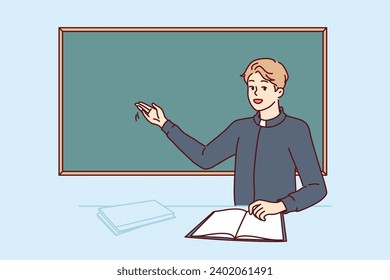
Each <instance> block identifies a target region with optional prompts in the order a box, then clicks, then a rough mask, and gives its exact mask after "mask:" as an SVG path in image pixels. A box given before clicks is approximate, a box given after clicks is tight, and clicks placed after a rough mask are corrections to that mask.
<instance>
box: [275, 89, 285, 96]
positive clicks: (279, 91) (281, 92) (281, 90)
mask: <svg viewBox="0 0 390 280" xmlns="http://www.w3.org/2000/svg"><path fill="white" fill-rule="evenodd" d="M276 93H277V94H278V98H281V97H282V96H283V94H284V89H282V88H279V89H278V90H277V91H276Z"/></svg>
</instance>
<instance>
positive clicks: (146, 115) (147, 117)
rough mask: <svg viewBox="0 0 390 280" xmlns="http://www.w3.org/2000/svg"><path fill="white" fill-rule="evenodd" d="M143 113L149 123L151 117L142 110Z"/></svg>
mask: <svg viewBox="0 0 390 280" xmlns="http://www.w3.org/2000/svg"><path fill="white" fill-rule="evenodd" d="M141 112H142V115H144V117H145V119H147V120H148V121H149V115H148V114H147V113H146V112H145V111H144V110H141Z"/></svg>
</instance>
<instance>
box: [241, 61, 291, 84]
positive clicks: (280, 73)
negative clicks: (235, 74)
mask: <svg viewBox="0 0 390 280" xmlns="http://www.w3.org/2000/svg"><path fill="white" fill-rule="evenodd" d="M256 72H258V73H260V75H261V76H262V77H263V78H264V79H266V80H267V81H269V82H270V83H272V84H273V85H274V87H275V91H276V90H278V89H279V88H281V89H284V87H285V86H286V83H287V80H288V73H287V70H286V68H285V67H284V65H283V64H282V63H280V62H278V61H276V60H274V59H272V58H258V59H255V60H253V61H252V62H251V63H249V65H248V66H247V67H246V69H245V71H244V73H243V74H242V75H241V77H243V78H244V81H245V83H246V84H248V79H249V76H250V75H252V74H254V73H256Z"/></svg>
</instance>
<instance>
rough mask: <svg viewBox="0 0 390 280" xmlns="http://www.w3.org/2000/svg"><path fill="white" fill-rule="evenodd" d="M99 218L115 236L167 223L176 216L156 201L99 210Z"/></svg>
mask: <svg viewBox="0 0 390 280" xmlns="http://www.w3.org/2000/svg"><path fill="white" fill-rule="evenodd" d="M97 216H98V217H99V218H100V219H101V220H102V221H103V222H104V224H105V225H106V226H107V227H108V228H109V229H110V230H111V231H112V232H113V233H114V234H115V235H118V234H121V233H124V232H127V231H130V230H134V229H136V228H139V227H142V226H146V225H150V224H154V223H157V222H161V221H165V220H168V219H172V218H174V217H175V214H174V213H173V212H172V211H171V210H169V209H168V208H166V207H165V206H163V205H162V204H160V203H159V202H158V201H156V200H148V201H142V202H136V203H129V204H122V205H116V206H108V207H102V208H99V213H98V214H97Z"/></svg>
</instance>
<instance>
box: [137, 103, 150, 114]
mask: <svg viewBox="0 0 390 280" xmlns="http://www.w3.org/2000/svg"><path fill="white" fill-rule="evenodd" d="M138 109H140V110H142V111H143V112H145V113H146V114H147V115H149V113H150V111H151V109H148V108H147V107H145V106H143V105H138Z"/></svg>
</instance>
